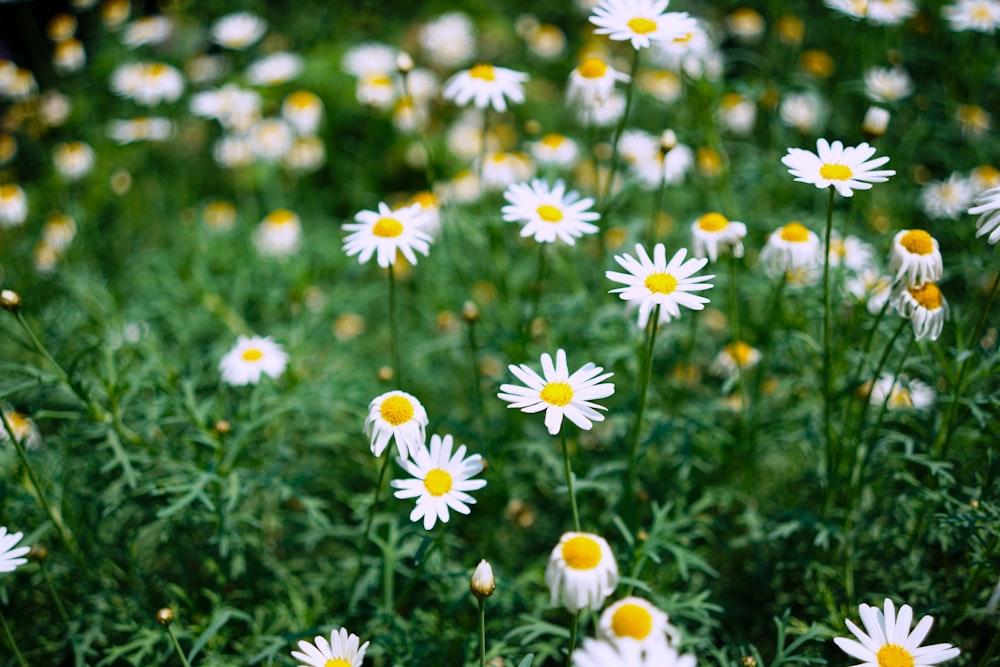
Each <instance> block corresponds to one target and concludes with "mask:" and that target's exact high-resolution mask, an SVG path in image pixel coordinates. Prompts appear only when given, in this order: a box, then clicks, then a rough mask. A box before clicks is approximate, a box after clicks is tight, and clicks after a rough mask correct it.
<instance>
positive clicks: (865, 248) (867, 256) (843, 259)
mask: <svg viewBox="0 0 1000 667" xmlns="http://www.w3.org/2000/svg"><path fill="white" fill-rule="evenodd" d="M829 252H830V266H843V267H844V268H845V269H847V270H848V271H852V272H855V273H857V272H860V271H864V270H865V269H869V268H871V267H872V266H874V263H875V248H873V247H872V245H871V244H870V243H866V242H864V241H862V240H861V239H859V238H858V237H857V236H848V237H847V238H840V235H839V234H837V233H836V232H834V233H833V234H832V235H831V238H830V250H829Z"/></svg>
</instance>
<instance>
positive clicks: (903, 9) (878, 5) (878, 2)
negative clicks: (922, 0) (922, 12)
mask: <svg viewBox="0 0 1000 667" xmlns="http://www.w3.org/2000/svg"><path fill="white" fill-rule="evenodd" d="M916 13H917V5H916V4H915V3H914V2H913V0H868V22H869V23H872V24H873V25H899V24H900V23H903V22H905V21H907V20H908V19H910V18H911V17H912V16H913V15H914V14H916Z"/></svg>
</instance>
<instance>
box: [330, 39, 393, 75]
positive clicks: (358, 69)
mask: <svg viewBox="0 0 1000 667" xmlns="http://www.w3.org/2000/svg"><path fill="white" fill-rule="evenodd" d="M398 56H399V49H397V48H395V47H393V46H388V45H387V44H381V43H379V42H365V43H363V44H358V45H357V46H352V47H351V48H349V49H347V51H345V52H344V56H343V57H342V58H341V59H340V67H341V68H342V69H343V70H344V71H345V72H347V73H348V74H350V75H352V76H355V77H361V76H364V75H366V74H388V73H390V72H394V71H396V58H397V57H398Z"/></svg>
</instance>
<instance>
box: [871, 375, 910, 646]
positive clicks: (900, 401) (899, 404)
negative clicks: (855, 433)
mask: <svg viewBox="0 0 1000 667" xmlns="http://www.w3.org/2000/svg"><path fill="white" fill-rule="evenodd" d="M889 407H890V408H912V407H913V397H912V396H911V395H910V390H909V389H907V388H906V387H899V388H898V389H894V390H893V391H892V393H891V394H889ZM884 648H888V647H884ZM879 662H881V660H879Z"/></svg>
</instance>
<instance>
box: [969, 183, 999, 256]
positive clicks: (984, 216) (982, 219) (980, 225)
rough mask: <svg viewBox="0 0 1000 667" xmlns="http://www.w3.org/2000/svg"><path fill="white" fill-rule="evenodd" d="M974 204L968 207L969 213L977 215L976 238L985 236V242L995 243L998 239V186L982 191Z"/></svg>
mask: <svg viewBox="0 0 1000 667" xmlns="http://www.w3.org/2000/svg"><path fill="white" fill-rule="evenodd" d="M975 203H976V206H973V207H972V208H970V209H969V214H970V215H978V216H979V219H978V220H976V229H977V230H978V231H976V238H979V237H980V236H986V235H987V234H989V236H988V237H987V239H986V240H987V242H989V243H990V244H991V245H995V244H996V242H997V241H1000V187H995V188H991V189H989V190H987V191H986V192H983V193H982V194H980V195H979V196H978V197H976V202H975Z"/></svg>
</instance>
